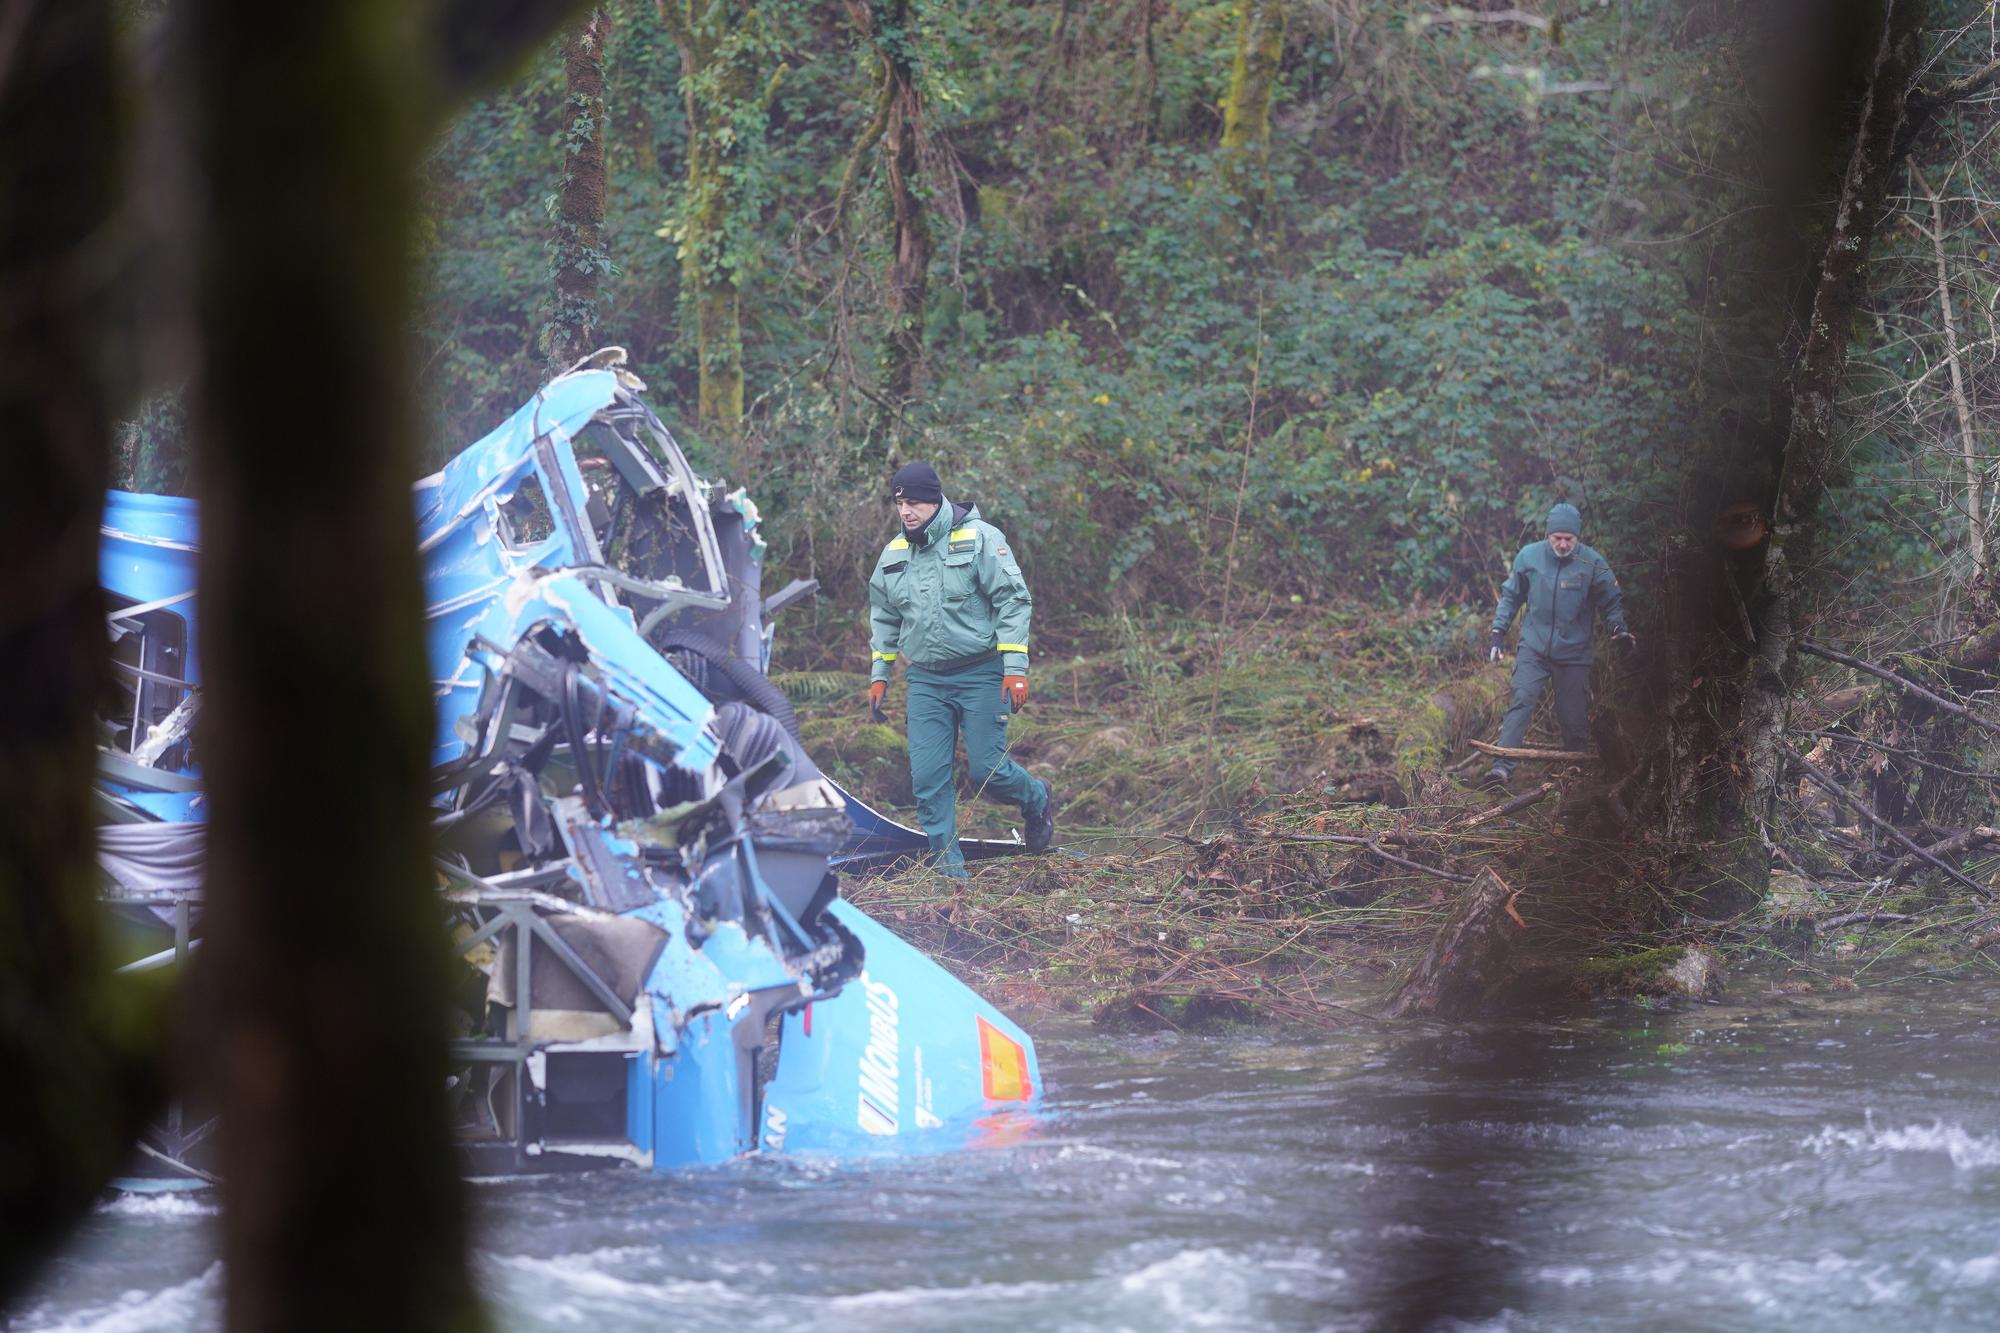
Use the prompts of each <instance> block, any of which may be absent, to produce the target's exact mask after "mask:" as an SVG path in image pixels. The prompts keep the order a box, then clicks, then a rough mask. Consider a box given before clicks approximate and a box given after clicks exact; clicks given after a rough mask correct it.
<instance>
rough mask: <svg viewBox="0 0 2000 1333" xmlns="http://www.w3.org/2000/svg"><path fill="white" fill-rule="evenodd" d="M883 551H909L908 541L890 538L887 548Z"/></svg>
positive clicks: (904, 538) (901, 538)
mask: <svg viewBox="0 0 2000 1333" xmlns="http://www.w3.org/2000/svg"><path fill="white" fill-rule="evenodd" d="M883 549H885V550H890V551H907V550H909V549H910V539H909V538H908V537H892V538H890V540H889V544H888V546H886V547H885V548H883Z"/></svg>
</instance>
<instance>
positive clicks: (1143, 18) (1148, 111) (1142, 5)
mask: <svg viewBox="0 0 2000 1333" xmlns="http://www.w3.org/2000/svg"><path fill="white" fill-rule="evenodd" d="M1138 5H1139V41H1138V49H1137V51H1136V53H1135V54H1136V56H1137V59H1136V61H1135V62H1134V63H1135V65H1136V67H1137V68H1136V71H1135V73H1134V75H1133V80H1132V104H1133V112H1134V115H1135V116H1136V118H1137V120H1138V122H1139V132H1140V134H1141V136H1142V137H1144V138H1148V139H1150V138H1152V137H1153V134H1154V132H1155V131H1156V130H1158V129H1159V125H1160V59H1159V52H1158V51H1157V49H1156V48H1155V46H1154V43H1153V26H1154V22H1155V19H1156V18H1157V17H1158V10H1159V0H1138Z"/></svg>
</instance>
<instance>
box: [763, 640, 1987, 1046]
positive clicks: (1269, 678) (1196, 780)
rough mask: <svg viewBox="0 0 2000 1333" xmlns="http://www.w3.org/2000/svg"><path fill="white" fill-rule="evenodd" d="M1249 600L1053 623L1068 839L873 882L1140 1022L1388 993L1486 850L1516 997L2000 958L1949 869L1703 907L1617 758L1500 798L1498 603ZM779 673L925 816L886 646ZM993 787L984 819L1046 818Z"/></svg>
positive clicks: (992, 957)
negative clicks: (1621, 791)
mask: <svg viewBox="0 0 2000 1333" xmlns="http://www.w3.org/2000/svg"><path fill="white" fill-rule="evenodd" d="M1245 622H1246V623H1245V625H1244V626H1239V627H1238V628H1236V629H1235V630H1233V631H1231V632H1228V633H1224V632H1221V631H1219V630H1218V629H1217V628H1215V627H1213V626H1209V625H1205V624H1203V623H1201V622H1199V621H1194V620H1189V619H1182V618H1174V619H1160V620H1156V621H1151V622H1141V621H1136V620H1133V619H1130V618H1119V619H1116V620H1110V621H1098V622H1091V623H1088V624H1084V625H1080V626H1074V627H1066V628H1065V629H1064V630H1063V631H1061V632H1059V633H1057V634H1052V635H1051V636H1049V637H1050V639H1051V640H1052V641H1053V642H1054V644H1055V647H1053V648H1050V647H1046V646H1045V647H1043V648H1042V649H1041V651H1039V652H1038V655H1037V658H1036V669H1035V677H1034V690H1035V693H1034V696H1033V698H1032V700H1031V702H1030V705H1029V707H1028V709H1027V710H1026V711H1024V712H1023V713H1022V714H1021V715H1020V716H1019V717H1018V718H1017V719H1016V720H1015V722H1014V724H1013V728H1012V730H1013V748H1014V753H1015V754H1016V756H1017V757H1018V758H1019V759H1020V760H1021V761H1022V762H1023V763H1024V764H1026V765H1027V766H1028V767H1029V768H1030V769H1031V770H1032V771H1033V772H1035V773H1036V775H1037V776H1041V777H1046V778H1048V779H1049V780H1051V781H1052V782H1053V783H1054V784H1055V788H1056V790H1057V792H1058V794H1059V799H1060V801H1061V803H1062V818H1061V834H1060V839H1059V841H1060V843H1061V845H1062V847H1063V851H1061V852H1059V853H1057V854H1054V855H1051V856H1046V857H1035V858H1025V857H1024V858H1014V859H1007V860H1001V861H995V862H988V863H985V864H983V865H975V866H974V867H973V872H972V878H971V880H970V881H969V882H968V883H966V884H964V885H954V884H951V883H949V882H947V881H944V880H942V879H940V878H938V877H937V876H934V875H931V874H929V873H927V872H925V871H922V870H920V869H916V868H905V869H903V870H901V871H899V872H897V873H893V874H889V875H883V876H877V877H872V878H866V879H850V880H849V882H848V884H847V892H848V894H849V895H850V896H851V897H853V898H854V899H855V901H857V902H858V903H860V904H862V905H863V906H865V907H866V908H867V909H868V910H869V911H870V912H872V913H874V914H875V915H876V916H877V917H878V918H880V919H882V920H884V921H886V922H887V923H889V924H890V925H891V926H893V927H894V928H895V929H896V930H898V931H899V932H900V933H902V934H903V935H905V936H906V937H907V938H909V939H911V940H912V941H913V942H915V943H917V944H918V945H920V946H921V947H923V948H924V949H926V950H927V951H928V952H930V953H932V954H933V955H934V956H936V957H938V958H940V959H941V960H943V961H945V962H946V963H947V965H949V966H951V967H952V968H953V969H954V970H955V971H957V972H958V973H959V974H960V975H961V976H963V977H964V978H965V979H966V980H967V981H969V982H970V983H972V984H973V985H975V986H976V987H977V988H979V989H980V990H981V991H982V992H983V993H986V994H989V995H992V996H993V997H994V998H995V999H997V1000H998V1001H999V1002H1000V1003H1002V1004H1003V1005H1006V1006H1007V1007H1008V1008H1009V1009H1010V1011H1013V1012H1016V1013H1019V1014H1023V1015H1028V1016H1033V1015H1038V1014H1039V1015H1050V1014H1058V1013H1061V1014H1086V1015H1089V1016H1090V1017H1091V1018H1093V1019H1094V1020H1095V1021H1096V1022H1098V1023H1100V1024H1105V1025H1110V1026H1120V1027H1129V1026H1137V1027H1156V1028H1164V1029H1174V1030H1200V1029H1206V1028H1213V1027H1216V1026H1218V1025H1228V1024H1236V1023H1255V1022H1276V1023H1281V1024H1293V1025H1305V1026H1313V1027H1327V1028H1333V1027H1340V1026H1344V1025H1348V1024H1352V1023H1355V1022H1365V1021H1369V1018H1370V1016H1371V1015H1372V1013H1373V1012H1374V1011H1375V1010H1376V1009H1377V1008H1378V1007H1379V1006H1380V1004H1381V1003H1382V1002H1383V1000H1384V999H1385V997H1387V996H1388V995H1389V994H1390V993H1391V991H1392V990H1393V988H1394V986H1395V984H1396V983H1397V981H1398V979H1399V978H1400V977H1402V976H1403V975H1404V974H1405V973H1406V972H1408V971H1409V969H1410V968H1411V967H1412V966H1413V965H1414V964H1415V963H1416V961H1417V960H1418V958H1419V957H1420V956H1421V955H1422V954H1423V952H1424V950H1425V949H1426V948H1428V947H1429V945H1430V943H1431V941H1432V940H1433V938H1434V937H1435V936H1436V934H1437V931H1438V929H1439V927H1440V926H1441V925H1442V924H1443V923H1444V922H1445V921H1446V919H1447V918H1448V916H1449V915H1450V913H1451V912H1452V911H1453V910H1454V908H1455V906H1456V905H1457V903H1458V902H1459V899H1460V895H1461V893H1462V891H1463V890H1464V888H1465V885H1466V882H1467V881H1469V880H1470V879H1471V878H1472V877H1473V876H1475V875H1477V874H1479V873H1480V872H1481V871H1483V870H1491V871H1492V872H1493V873H1494V874H1496V875H1497V876H1498V877H1499V878H1500V880H1501V881H1502V883H1503V884H1504V885H1505V886H1506V887H1507V888H1509V889H1510V890H1517V891H1518V892H1517V893H1516V894H1515V895H1514V896H1513V897H1512V898H1511V899H1510V900H1509V902H1508V907H1509V908H1510V909H1511V912H1510V915H1513V916H1517V917H1518V918H1519V931H1520V933H1519V935H1518V937H1517V942H1516V944H1515V946H1514V962H1513V965H1512V967H1511V969H1510V980H1509V981H1508V982H1507V983H1506V986H1505V987H1504V990H1505V992H1506V993H1505V994H1503V995H1497V996H1495V997H1494V999H1495V1003H1496V1004H1500V1005H1504V1006H1505V1007H1507V1008H1510V1009H1515V1010H1529V1011H1532V1010H1535V1009H1538V1008H1544V1007H1549V1006H1561V1005H1563V1004H1566V1003H1571V1002H1574V1001H1575V1000H1577V999H1581V998H1587V997H1590V996H1592V995H1598V994H1605V993H1623V994H1654V995H1659V994H1674V993H1688V992H1690V991H1692V992H1694V993H1698V994H1704V995H1710V996H1712V995H1714V994H1717V993H1720V992H1722V991H1724V990H1726V989H1727V987H1728V986H1729V984H1730V982H1729V974H1730V972H1731V970H1732V969H1733V968H1734V967H1737V966H1741V965H1743V964H1746V963H1748V962H1750V961H1751V960H1753V959H1754V960H1758V961H1759V963H1760V968H1759V973H1760V976H1762V975H1763V974H1765V973H1766V972H1768V970H1769V969H1768V967H1765V966H1761V964H1776V965H1779V966H1780V967H1781V968H1782V969H1783V971H1784V973H1785V975H1786V977H1787V980H1785V981H1784V982H1783V983H1782V984H1785V985H1789V986H1791V987H1793V988H1794V989H1795V990H1798V991H1800V992H1805V991H1821V992H1829V993H1837V992H1843V991H1849V990H1854V989H1859V988H1867V987H1873V986H1877V985H1880V984H1884V983H1887V982H1890V981H1894V980H1900V979H1904V978H1908V977H1910V976H1912V975H1921V974H1929V973H1939V972H1958V971H1986V972H1989V973H1991V972H1995V971H2000V965H1996V963H1995V960H1994V956H1993V950H1992V949H1991V948H1990V947H1989V948H1986V949H1980V948H1968V947H1966V946H1967V944H1968V939H1967V938H1966V935H1965V931H1966V927H1967V926H1968V925H1976V922H1974V921H1971V920H1969V919H1968V914H1967V911H1966V909H1965V908H1963V906H1955V905H1954V904H1953V901H1952V900H1951V899H1950V897H1949V895H1943V894H1939V895H1931V896H1930V897H1927V895H1926V890H1925V889H1924V888H1923V887H1921V886H1920V885H1919V886H1917V887H1909V886H1904V887H1902V888H1900V889H1898V890H1897V891H1896V893H1895V894H1894V895H1892V898H1893V901H1891V902H1890V906H1889V907H1884V906H1882V905H1881V902H1878V901H1876V900H1877V899H1881V900H1882V901H1890V899H1886V898H1883V895H1881V894H1875V895H1873V896H1872V897H1871V896H1869V895H1868V894H1867V893H1866V892H1865V890H1864V889H1857V890H1855V891H1852V892H1849V893H1848V894H1846V895H1845V896H1842V894H1841V893H1840V892H1838V891H1836V890H1830V889H1829V888H1828V887H1827V886H1826V885H1825V884H1823V883H1812V884H1806V883H1804V882H1802V881H1799V880H1798V879H1797V877H1795V876H1789V875H1787V874H1785V873H1782V872H1781V873H1780V874H1779V875H1777V876H1776V877H1775V878H1774V885H1773V892H1772V895H1771V898H1770V901H1769V903H1768V904H1767V905H1766V908H1765V909H1764V910H1763V911H1762V912H1759V913H1756V914H1753V915H1752V916H1749V917H1746V918H1742V919H1739V920H1737V921H1734V922H1729V923H1716V922H1709V921H1704V920H1701V919H1700V918H1698V917H1696V916H1693V915H1691V914H1689V913H1687V912H1685V911H1684V910H1682V905H1681V904H1679V903H1678V902H1677V901H1676V899H1675V897H1674V894H1673V890H1672V888H1671V887H1670V885H1669V884H1668V883H1667V882H1666V879H1665V876H1664V875H1663V873H1662V870H1661V867H1660V865H1659V864H1658V858H1657V857H1656V856H1654V855H1653V854H1652V850H1651V848H1650V847H1649V846H1648V845H1647V842H1646V840H1645V839H1643V838H1642V839H1637V840H1634V839H1631V838H1629V837H1626V836H1623V835H1621V834H1618V833H1616V832H1614V831H1613V830H1611V829H1610V828H1609V827H1608V825H1607V822H1606V820H1605V819H1604V818H1603V811H1602V808H1601V806H1600V805H1599V802H1600V801H1601V799H1602V795H1603V784H1602V782H1601V781H1600V780H1599V779H1598V775H1597V773H1596V772H1595V771H1594V768H1595V766H1594V765H1591V766H1578V765H1570V766H1562V767H1550V768H1548V769H1547V770H1546V771H1545V772H1544V773H1542V774H1540V775H1538V778H1537V777H1531V776H1530V774H1529V772H1528V770H1527V769H1525V768H1524V770H1523V772H1522V773H1521V774H1520V775H1519V777H1518V778H1517V781H1516V783H1515V786H1514V792H1515V793H1518V794H1521V795H1523V796H1526V795H1531V794H1533V793H1535V792H1536V791H1538V790H1539V789H1540V787H1541V785H1542V783H1543V782H1546V783H1548V784H1550V786H1549V790H1548V791H1547V792H1546V794H1545V795H1543V796H1542V797H1541V798H1540V799H1538V800H1536V801H1535V802H1534V803H1533V804H1531V805H1527V806H1526V807H1525V808H1522V809H1519V810H1516V811H1512V812H1509V813H1507V814H1505V815H1500V816H1491V815H1490V813H1489V812H1491V811H1492V810H1493V809H1494V808H1495V807H1496V806H1498V805H1500V804H1502V803H1504V801H1505V798H1506V797H1507V796H1508V793H1495V792H1492V791H1488V790H1484V789H1482V788H1480V787H1479V786H1478V785H1477V782H1476V780H1477V778H1478V775H1479V773H1480V772H1481V771H1482V770H1483V769H1484V767H1485V764H1484V762H1483V761H1482V760H1481V758H1480V757H1479V756H1477V755H1476V754H1474V753H1473V752H1472V751H1471V750H1470V749H1469V748H1468V746H1467V742H1468V741H1469V740H1471V739H1475V738H1484V737H1487V736H1489V735H1490V734H1491V732H1492V730H1493V728H1494V726H1495V724H1496V722H1497V716H1496V714H1497V710H1498V708H1499V707H1500V705H1501V704H1502V703H1503V702H1504V698H1505V681H1506V672H1507V668H1506V667H1505V666H1504V665H1501V666H1486V665H1484V664H1483V663H1482V662H1481V660H1480V657H1479V654H1478V652H1477V645H1478V644H1479V642H1480V639H1481V633H1482V631H1481V625H1480V623H1479V622H1480V618H1479V617H1476V616H1472V615H1469V614H1467V613H1465V612H1462V611H1454V610H1448V609H1445V610H1426V609H1421V608H1419V609H1408V610H1404V611H1401V612H1397V613H1393V614H1391V613H1384V612H1382V611H1380V610H1379V609H1375V608H1369V607H1362V606H1338V607H1294V606H1289V605H1284V604H1272V605H1266V606H1264V607H1262V608H1258V610H1257V613H1256V614H1255V615H1254V616H1246V617H1245ZM1614 670H1615V669H1614V668H1613V667H1611V666H1609V665H1608V664H1607V666H1606V667H1604V668H1603V669H1601V670H1600V673H1599V680H1598V682H1597V688H1598V690H1599V694H1600V699H1601V702H1602V706H1603V707H1606V708H1612V709H1620V708H1630V707H1634V706H1636V705H1635V704H1634V702H1633V701H1631V700H1628V699H1623V698H1620V697H1619V696H1618V693H1617V690H1616V686H1617V680H1616V678H1615V676H1614V674H1613V672H1614ZM776 679H778V680H779V682H780V683H781V684H783V685H785V686H786V688H787V689H788V691H789V692H791V693H792V694H793V696H794V698H795V701H796V702H797V704H798V706H799V710H800V715H801V722H802V729H803V732H804V735H805V738H806V741H807V744H808V747H809V748H810V749H811V750H812V752H813V754H814V755H815V756H816V757H817V758H818V759H819V760H820V762H821V763H822V764H823V765H825V766H826V767H827V768H828V769H829V771H830V772H832V773H833V774H834V776H835V777H836V778H837V779H839V780H840V781H841V782H843V783H844V784H847V785H849V786H850V787H851V788H853V789H854V790H856V791H858V792H859V793H860V794H862V795H864V796H865V797H867V798H868V799H869V800H871V801H873V802H876V803H877V804H878V805H880V806H882V807H883V808H885V809H888V810H891V811H892V812H895V813H897V814H898V815H899V816H900V817H903V818H905V819H907V820H909V821H910V822H914V818H913V812H912V810H911V809H910V791H909V777H908V770H907V764H906V759H905V755H904V749H903V737H902V731H901V709H900V692H901V691H900V685H899V686H898V687H897V689H896V691H895V692H894V693H892V695H891V699H890V705H891V725H889V726H879V725H871V724H869V723H868V722H867V721H866V719H865V712H864V710H863V709H862V708H861V707H860V706H859V705H858V704H857V703H856V702H855V701H856V700H857V699H859V698H860V696H861V694H862V692H863V690H864V689H865V684H866V679H865V677H864V676H862V675H859V674H851V675H850V674H848V673H843V672H829V671H807V672H793V673H784V672H780V673H779V674H778V675H777V676H776ZM1546 721H1547V719H1543V722H1546ZM1540 739H1541V740H1542V742H1543V743H1553V737H1552V735H1547V734H1544V735H1542V736H1541V737H1540ZM961 769H962V764H961ZM971 797H972V793H971V792H969V791H967V790H963V789H962V790H961V805H960V810H961V815H960V818H961V828H962V830H963V831H965V832H968V833H983V834H986V835H989V836H1001V837H1004V836H1008V835H1009V833H1010V832H1011V831H1012V829H1013V828H1014V826H1015V825H1017V824H1018V822H1019V820H1018V815H1017V813H1016V812H1015V811H1013V810H1012V809H1010V808H1006V807H1000V806H996V805H993V804H990V803H986V802H981V801H978V800H974V799H971ZM1482 815H1486V816H1487V817H1485V818H1483V819H1482ZM1932 899H1934V901H1933V900H1932ZM1891 908H1893V910H1891ZM1971 942H1975V943H1976V940H1975V941H1971ZM1758 984H1760V985H1768V984H1771V983H1769V982H1767V981H1760V982H1759V983H1758Z"/></svg>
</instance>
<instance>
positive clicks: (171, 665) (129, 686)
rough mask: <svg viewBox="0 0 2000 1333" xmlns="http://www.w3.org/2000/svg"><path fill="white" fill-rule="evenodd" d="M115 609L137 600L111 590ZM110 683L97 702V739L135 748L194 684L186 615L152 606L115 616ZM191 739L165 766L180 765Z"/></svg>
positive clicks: (124, 750)
mask: <svg viewBox="0 0 2000 1333" xmlns="http://www.w3.org/2000/svg"><path fill="white" fill-rule="evenodd" d="M110 598H111V605H112V609H113V610H114V611H115V610H117V609H119V608H121V607H127V606H136V605H138V603H137V602H135V601H134V600H133V599H132V598H130V597H120V596H118V595H117V594H115V593H113V594H110ZM110 624H111V664H112V666H111V684H110V687H109V688H108V690H107V691H106V693H105V696H104V698H103V700H102V701H101V702H100V703H99V705H98V710H97V724H98V739H99V740H100V741H101V742H102V743H103V744H105V745H107V746H109V747H110V748H111V749H113V750H117V751H120V752H121V753H124V754H131V753H132V752H133V751H134V750H136V749H138V748H139V747H141V746H143V745H144V744H145V741H146V737H147V733H148V732H150V731H151V730H152V728H153V727H154V726H156V725H157V724H159V723H161V722H164V721H165V720H166V719H167V717H168V715H169V714H171V713H172V712H173V711H174V709H175V708H176V707H178V706H179V705H180V703H181V701H182V700H184V699H185V698H187V696H188V694H189V692H190V690H191V689H192V688H193V687H192V686H190V685H188V684H187V683H186V682H185V681H184V679H183V677H184V674H185V672H186V669H187V621H185V620H183V619H182V618H181V617H180V616H178V615H176V614H174V613H173V612H172V611H164V610H162V611H149V612H146V613H145V614H143V615H139V616H135V617H132V618H131V619H116V618H114V619H113V620H112V621H111V622H110ZM185 744H186V742H182V743H181V745H180V746H177V747H176V748H175V751H174V752H172V753H170V754H168V755H166V756H163V759H164V761H165V762H162V763H161V764H159V766H160V767H165V768H180V767H183V766H184V763H183V762H182V752H183V750H184V747H185Z"/></svg>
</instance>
